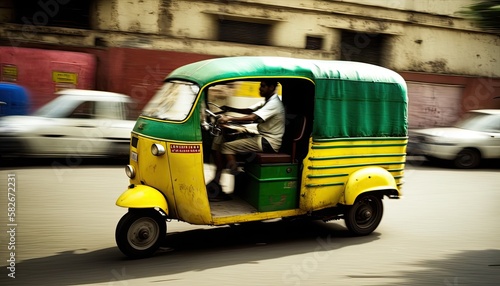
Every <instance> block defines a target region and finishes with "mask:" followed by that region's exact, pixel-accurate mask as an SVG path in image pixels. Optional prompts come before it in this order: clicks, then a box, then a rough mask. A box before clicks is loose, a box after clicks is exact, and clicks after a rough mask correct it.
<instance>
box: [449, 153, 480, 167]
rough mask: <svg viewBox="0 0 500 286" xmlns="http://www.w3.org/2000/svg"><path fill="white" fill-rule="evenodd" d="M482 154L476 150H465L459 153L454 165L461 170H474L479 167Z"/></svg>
mask: <svg viewBox="0 0 500 286" xmlns="http://www.w3.org/2000/svg"><path fill="white" fill-rule="evenodd" d="M480 162H481V154H479V152H478V151H477V150H474V149H464V150H462V151H460V153H458V155H457V157H456V158H455V160H453V164H454V165H455V167H457V168H459V169H473V168H476V167H477V166H479V163H480Z"/></svg>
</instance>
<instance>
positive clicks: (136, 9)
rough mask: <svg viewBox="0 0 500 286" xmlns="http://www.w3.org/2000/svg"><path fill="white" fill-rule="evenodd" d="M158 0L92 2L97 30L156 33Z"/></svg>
mask: <svg viewBox="0 0 500 286" xmlns="http://www.w3.org/2000/svg"><path fill="white" fill-rule="evenodd" d="M160 2H161V1H160V0H148V1H144V0H128V1H119V0H105V1H103V0H100V1H96V2H95V4H94V16H95V18H94V19H93V26H94V27H95V29H97V30H109V31H126V32H135V33H152V34H155V33H158V31H159V26H158V19H159V17H158V15H159V13H160V11H161V9H159V7H160Z"/></svg>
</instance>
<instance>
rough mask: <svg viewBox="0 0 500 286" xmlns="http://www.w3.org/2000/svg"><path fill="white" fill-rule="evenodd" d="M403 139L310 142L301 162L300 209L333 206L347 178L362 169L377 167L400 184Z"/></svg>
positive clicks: (340, 195)
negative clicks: (387, 172)
mask: <svg viewBox="0 0 500 286" xmlns="http://www.w3.org/2000/svg"><path fill="white" fill-rule="evenodd" d="M406 144H407V139H406V138H347V139H336V140H325V141H318V142H313V141H312V140H311V142H310V145H309V146H310V147H309V153H308V157H307V158H306V159H305V160H304V172H303V175H302V183H301V196H300V198H301V200H300V208H301V209H304V210H308V211H309V210H314V209H322V208H326V207H332V206H335V205H337V203H338V202H339V199H340V198H341V197H342V194H343V192H344V188H345V184H346V182H347V180H348V178H349V175H350V174H351V173H352V172H354V171H356V170H358V169H360V168H363V167H367V166H380V167H382V168H384V169H386V170H388V171H389V172H390V173H391V174H392V175H393V177H394V178H395V180H396V184H397V185H398V186H400V185H401V184H402V178H403V172H404V164H405V158H406Z"/></svg>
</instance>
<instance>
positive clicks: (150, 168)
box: [130, 135, 177, 218]
mask: <svg viewBox="0 0 500 286" xmlns="http://www.w3.org/2000/svg"><path fill="white" fill-rule="evenodd" d="M134 136H136V135H134ZM138 138H139V141H138V144H137V148H133V147H131V150H130V151H131V158H130V164H131V165H132V166H133V167H134V168H135V170H136V172H137V175H136V177H135V178H134V179H132V180H130V182H131V183H132V184H136V185H148V186H151V187H153V188H155V189H158V190H160V191H161V192H162V193H163V194H164V195H165V197H166V199H167V204H168V208H169V212H170V213H169V216H171V217H173V218H176V217H177V211H176V206H175V199H174V195H173V189H172V183H171V177H170V167H169V166H170V164H169V158H168V156H167V155H166V154H164V155H162V156H154V155H153V154H152V153H151V145H153V144H155V143H156V144H161V145H163V146H164V147H165V149H166V144H165V142H163V141H160V140H155V139H150V138H146V137H142V136H138ZM134 152H135V153H136V154H137V155H136V158H137V161H136V160H134V157H135V155H132V154H133V153H134Z"/></svg>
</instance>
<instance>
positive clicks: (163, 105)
mask: <svg viewBox="0 0 500 286" xmlns="http://www.w3.org/2000/svg"><path fill="white" fill-rule="evenodd" d="M199 90H200V88H199V87H198V86H197V85H195V84H193V83H190V82H182V81H169V82H166V83H165V84H164V85H163V86H162V87H161V88H160V90H159V91H158V92H157V93H156V95H155V96H153V98H152V99H151V100H150V101H149V102H148V104H146V107H144V110H143V111H142V115H144V116H148V117H153V118H157V119H168V120H184V119H186V117H187V116H188V114H189V111H190V110H191V107H192V106H193V104H194V101H195V99H196V96H197V94H198V91H199Z"/></svg>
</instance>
